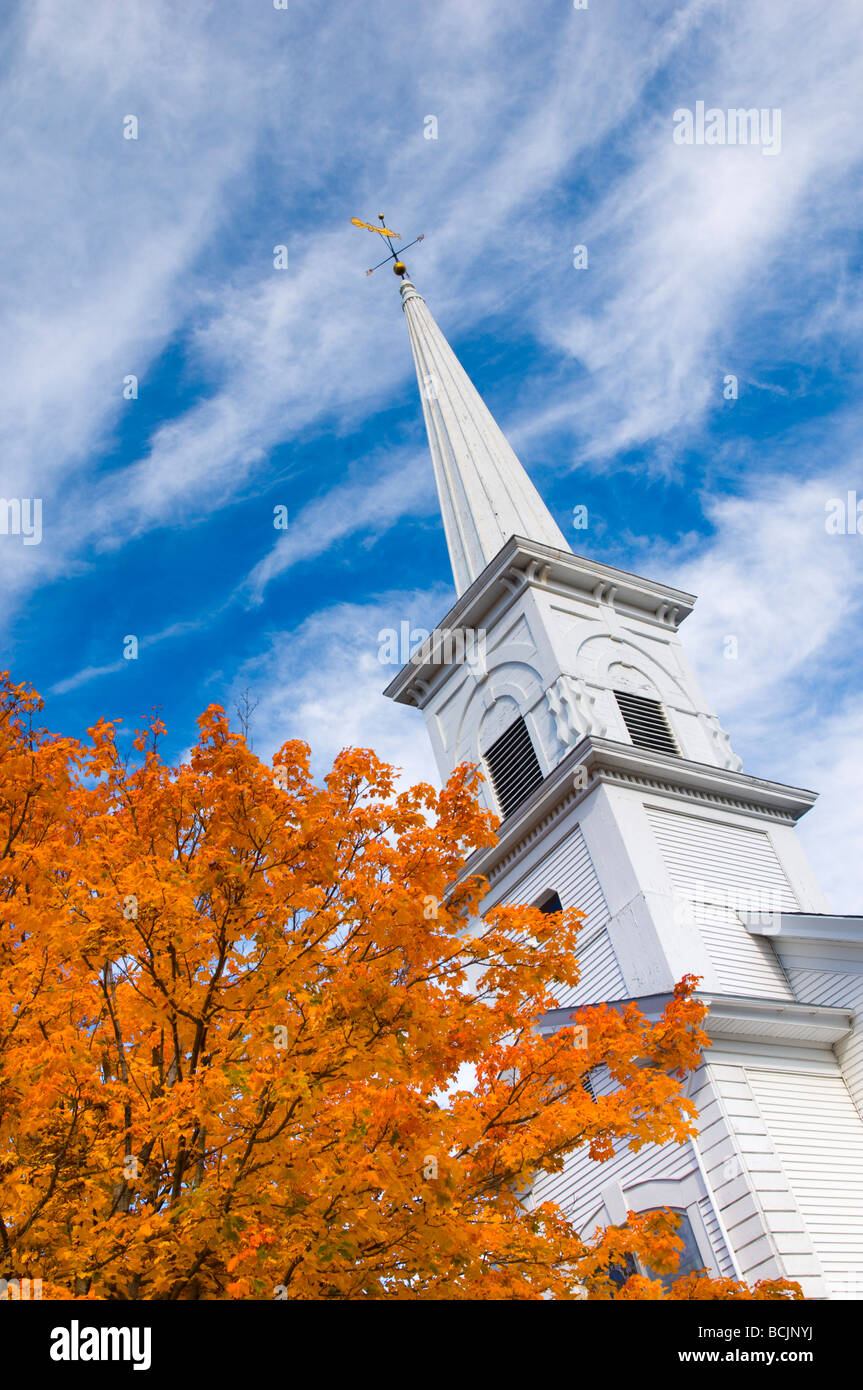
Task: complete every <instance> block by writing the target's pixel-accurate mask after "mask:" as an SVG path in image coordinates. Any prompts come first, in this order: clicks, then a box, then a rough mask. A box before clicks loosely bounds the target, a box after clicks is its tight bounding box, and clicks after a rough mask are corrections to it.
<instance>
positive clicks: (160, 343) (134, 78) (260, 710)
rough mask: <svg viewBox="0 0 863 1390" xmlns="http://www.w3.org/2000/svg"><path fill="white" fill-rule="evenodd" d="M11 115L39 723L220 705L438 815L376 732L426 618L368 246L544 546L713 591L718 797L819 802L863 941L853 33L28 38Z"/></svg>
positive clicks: (66, 33)
mask: <svg viewBox="0 0 863 1390" xmlns="http://www.w3.org/2000/svg"><path fill="white" fill-rule="evenodd" d="M0 86H2V109H3V127H4V131H5V133H6V140H5V141H4V145H5V152H4V155H3V161H4V163H3V167H2V194H3V197H2V199H0V219H2V223H3V227H2V233H3V236H2V240H3V245H4V247H5V258H4V259H5V267H4V268H5V272H6V273H5V275H4V277H3V282H4V283H3V287H2V290H0V294H2V308H3V319H4V328H5V331H4V333H3V344H4V346H3V349H2V351H3V370H2V373H0V403H2V408H0V421H2V425H0V428H2V431H3V436H4V437H3V439H2V448H0V495H2V496H4V497H6V498H9V497H19V498H27V497H34V498H35V497H39V498H41V499H42V500H43V532H42V540H41V543H40V544H38V545H24V544H23V538H22V537H21V536H14V535H0V584H2V588H3V591H4V596H5V602H4V603H3V605H2V613H0V642H2V655H3V664H4V665H10V666H11V668H12V670H13V673H14V675H15V677H16V678H17V679H27V680H29V681H31V682H32V683H33V684H35V685H36V687H37V688H38V689H39V690H40V691H41V692H42V694H43V695H44V696H45V698H46V702H47V722H48V723H49V724H50V726H51V727H53V728H56V729H59V730H62V731H64V732H69V733H75V734H83V732H84V730H85V729H86V727H87V726H88V725H89V724H92V723H93V722H94V721H95V720H96V719H97V718H99V717H100V716H102V715H104V716H107V717H112V718H122V720H123V721H124V724H123V727H124V729H125V730H126V731H127V735H130V733H131V730H132V729H133V728H134V727H135V725H136V724H137V723H139V722H140V721H141V720H142V719H143V718H145V717H146V715H147V713H148V711H149V710H150V709H151V708H152V707H153V706H154V705H156V706H159V707H160V708H161V711H162V716H163V718H164V719H165V721H166V722H167V724H168V726H169V732H170V740H169V752H170V753H171V754H172V755H174V756H180V755H181V754H182V753H183V751H184V750H185V749H186V748H187V747H188V746H189V744H190V743H191V742H192V741H193V739H194V733H195V726H194V721H195V717H196V715H197V714H198V713H199V712H200V711H201V710H202V709H203V708H204V707H205V706H206V705H207V704H209V703H211V702H220V703H223V704H224V705H225V706H226V707H227V708H229V709H233V707H234V705H235V704H236V701H237V699H238V697H239V694H240V692H242V691H243V690H244V689H246V688H248V689H249V690H250V692H251V695H252V698H253V699H254V700H257V702H258V704H257V709H256V711H255V715H254V719H253V726H252V735H253V739H254V744H255V748H256V751H258V752H260V753H261V754H263V755H269V754H270V753H271V751H272V750H273V749H274V748H275V747H276V746H278V744H280V743H281V742H282V741H283V740H284V739H286V738H290V737H304V738H306V739H307V740H308V741H309V742H310V743H311V744H312V747H313V751H314V755H315V762H316V767H317V769H318V770H319V771H321V772H322V771H324V770H326V767H327V766H328V765H329V762H330V760H331V758H332V756H333V754H334V753H335V752H336V751H337V750H338V749H339V748H340V747H342V746H344V745H345V744H348V743H353V744H360V745H363V746H369V745H370V746H373V747H375V748H376V749H377V751H378V752H379V753H380V754H381V755H382V756H384V757H387V758H389V759H391V760H392V761H394V762H397V763H398V764H399V765H401V766H403V767H404V769H405V773H406V775H407V776H409V777H411V778H414V779H415V778H419V777H424V778H429V779H431V780H436V775H435V771H434V767H433V764H432V760H431V754H430V751H429V749H428V747H427V743H426V737H425V732H424V728H423V725H422V720H421V717H420V716H419V715H418V714H417V713H416V712H415V711H410V710H407V709H402V708H401V707H394V706H392V705H391V704H390V703H389V702H388V701H386V700H384V699H383V697H382V695H381V691H382V690H383V687H384V686H385V685H386V684H387V681H388V679H389V678H390V676H391V675H392V674H393V669H392V668H388V667H385V666H382V665H381V664H380V662H379V661H378V633H379V631H380V629H381V628H383V627H398V625H399V623H400V622H401V621H402V620H405V619H407V620H409V621H410V622H411V624H412V625H413V626H425V627H432V626H434V624H435V622H436V621H438V620H439V619H440V618H441V616H442V615H443V613H444V612H445V611H446V609H447V608H448V606H449V604H450V602H451V601H452V598H453V590H452V587H451V579H450V573H449V566H448V561H447V555H446V548H445V544H444V538H443V531H442V527H441V523H440V519H439V515H438V510H437V503H436V499H435V494H434V486H433V480H432V471H431V462H430V459H429V457H428V452H427V447H426V442H425V437H424V433H423V426H422V419H421V412H420V406H419V400H418V395H417V389H416V381H415V378H414V374H413V367H412V363H411V358H410V351H409V346H408V339H407V334H406V331H405V326H404V323H403V320H402V314H401V309H400V306H399V300H398V294H397V285H396V282H395V278H394V277H393V275H392V274H391V273H390V272H389V271H388V270H387V269H386V268H385V269H383V270H381V271H379V272H378V273H377V274H376V275H374V276H372V277H368V278H367V277H366V276H365V275H364V274H363V272H364V270H365V269H366V267H367V266H369V265H371V264H373V263H374V260H376V259H378V255H379V248H377V247H376V246H373V245H371V244H370V243H371V242H372V241H373V240H377V239H376V238H373V237H372V236H371V234H369V233H366V232H362V231H359V230H357V229H355V228H353V227H352V226H351V225H350V220H349V219H350V218H351V217H352V216H359V217H362V218H366V219H368V220H374V219H375V218H376V216H377V214H378V212H380V211H385V212H386V214H387V218H388V221H389V224H390V225H391V226H394V227H395V228H396V230H398V231H400V232H402V233H403V234H404V237H405V239H406V240H410V239H411V238H412V237H413V236H414V235H416V234H417V233H419V232H423V233H425V241H424V242H423V244H422V246H421V247H420V248H418V249H416V250H414V251H413V252H411V253H410V255H409V256H408V258H407V259H408V264H409V266H410V270H411V273H412V276H413V278H414V280H415V282H416V284H417V286H418V288H419V289H420V291H421V292H422V293H423V294H424V296H425V297H426V299H427V301H428V304H429V306H430V308H431V310H432V312H433V313H434V315H435V317H436V318H437V319H438V322H439V323H440V324H441V327H442V328H443V330H444V332H445V333H446V334H447V335H448V337H449V338H450V341H451V342H452V344H453V346H454V347H455V349H456V351H457V352H458V354H459V355H460V357H461V359H462V361H463V362H464V364H465V366H466V367H467V369H468V370H469V372H470V373H471V375H472V376H473V379H474V380H475V382H476V384H477V386H478V387H479V389H480V391H481V392H482V394H483V395H484V397H485V399H486V400H487V402H488V403H489V405H490V407H491V408H492V410H493V411H494V413H495V414H496V416H497V418H498V420H499V421H500V423H501V425H502V427H503V429H504V430H505V432H506V433H507V434H508V436H509V438H510V440H511V442H512V443H513V445H514V446H515V448H516V450H517V451H518V452H519V454H520V457H521V458H522V460H523V462H524V463H525V465H526V467H527V468H528V470H529V471H530V473H531V476H532V477H533V478H534V480H535V482H536V483H537V485H538V487H539V488H540V491H541V492H542V494H543V496H544V497H545V499H546V501H547V503H548V505H549V507H550V508H551V510H552V511H553V513H554V515H555V517H556V518H557V520H558V522H559V524H560V525H561V527H562V529H563V531H564V533H565V534H566V535H567V536H568V537H569V538H570V542H571V544H572V546H573V549H575V550H576V551H578V552H580V553H583V554H587V555H590V556H593V557H595V558H598V559H601V560H604V561H606V562H608V563H610V564H613V565H618V566H621V567H623V568H626V569H632V570H635V571H637V572H640V573H643V574H646V575H648V576H650V577H652V578H656V579H661V580H664V581H666V582H669V583H673V584H679V585H680V586H681V587H683V588H686V589H690V590H692V591H693V592H695V593H697V594H698V595H699V603H698V605H697V607H696V610H695V613H694V614H693V616H692V618H690V619H689V620H688V621H687V623H686V625H685V627H684V628H683V636H684V640H685V643H686V645H687V648H688V650H689V652H690V654H691V656H692V659H693V661H694V663H695V665H696V668H697V670H698V672H699V675H700V678H701V681H702V685H703V687H704V689H705V691H706V693H707V695H708V698H709V699H710V701H711V703H713V704H714V705H715V706H716V708H717V710H718V712H719V715H720V719H721V720H722V723H723V725H724V726H725V727H726V728H727V729H728V730H729V732H730V734H731V738H732V742H733V744H734V746H735V748H736V749H737V751H738V752H739V753H740V754H741V755H742V756H743V758H744V762H745V766H746V770H747V771H750V772H753V773H755V774H757V775H761V776H765V777H771V778H774V779H776V780H779V781H787V782H790V783H792V784H796V785H799V786H806V787H812V788H814V789H815V790H818V791H820V793H821V797H820V800H819V802H818V803H817V805H816V807H815V809H814V810H813V811H812V812H810V813H809V815H808V816H807V817H806V818H805V819H804V822H803V823H802V825H801V834H802V835H803V838H804V840H805V842H806V844H807V847H808V849H809V852H810V854H811V857H812V859H813V861H814V863H815V865H816V868H817V870H818V872H819V875H820V877H821V879H822V882H823V883H824V885H825V888H826V890H827V892H828V895H829V896H830V897H831V898H832V900H833V903H834V906H835V907H836V908H837V909H839V910H846V911H855V910H856V911H861V910H863V869H861V855H860V852H859V848H858V846H859V843H860V834H861V831H863V798H861V797H860V788H859V782H860V766H861V736H863V694H861V691H860V681H859V671H860V666H861V655H863V651H861V648H863V643H861V637H860V631H861V608H863V565H861V559H863V536H861V535H857V534H848V535H833V534H829V533H828V531H827V529H826V524H825V517H826V509H827V503H828V501H829V499H830V498H833V497H837V496H841V497H844V496H845V494H846V493H847V492H848V491H849V490H855V489H856V490H857V491H858V492H859V494H860V497H861V499H863V471H861V467H860V439H861V428H860V426H861V407H860V382H861V349H860V344H861V331H860V330H861V325H863V305H861V294H860V283H861V282H860V268H861V260H863V238H861V233H860V226H861V217H860V211H861V208H860V204H861V200H863V195H861V192H860V189H861V180H860V173H861V156H863V122H861V120H860V111H859V107H860V98H859V93H860V91H861V90H863V41H861V26H860V12H859V6H858V4H856V3H851V0H834V3H833V4H832V5H831V6H830V11H829V21H828V19H827V18H825V16H824V13H823V11H821V9H820V8H819V7H816V6H813V5H812V4H811V3H800V0H753V2H752V3H750V4H747V5H746V6H742V5H738V6H731V5H728V4H727V3H725V4H719V3H711V2H710V0H693V2H691V3H683V2H682V0H679V2H678V3H663V0H651V3H650V5H645V4H644V3H636V0H617V2H616V3H615V0H589V7H588V9H587V10H579V11H576V10H575V9H574V7H573V5H572V4H571V3H570V0H531V3H530V5H525V4H524V3H523V0H470V3H467V0H435V3H433V4H432V3H421V4H418V5H415V6H410V7H405V6H404V5H403V4H396V3H392V2H391V0H368V3H364V4H362V5H350V4H348V5H346V4H344V3H340V4H334V3H326V0H317V2H316V3H314V4H312V3H311V0H288V8H287V10H276V9H275V8H274V6H273V5H272V4H271V3H269V0H239V3H236V4H234V5H231V6H225V5H219V4H216V3H205V2H204V0H188V2H187V3H184V4H183V5H181V6H178V5H176V4H175V3H167V2H165V3H162V2H161V0H149V3H148V4H147V5H146V6H136V7H130V6H120V5H117V4H116V3H113V0H88V4H87V5H86V6H76V7H74V13H73V7H70V6H68V5H67V4H65V3H62V0H30V2H29V3H27V4H26V5H25V4H21V5H18V6H17V7H13V8H12V11H11V19H10V20H9V22H8V23H7V26H6V31H5V35H4V37H3V39H2V48H0ZM700 100H702V101H704V102H705V103H706V104H707V106H708V107H711V106H713V107H717V108H720V109H727V108H732V107H746V108H750V107H757V108H759V109H761V108H764V109H769V110H771V111H772V110H774V109H777V108H778V109H779V110H780V111H781V147H780V148H779V150H778V151H777V153H776V154H775V155H774V156H765V154H764V153H763V152H762V149H761V148H759V147H758V146H757V145H749V146H736V147H731V146H728V145H725V146H720V145H716V146H710V147H708V146H706V145H691V146H686V145H679V144H676V143H675V141H674V139H673V129H674V121H673V113H674V111H675V110H676V109H678V108H681V107H685V108H688V109H694V108H695V104H696V102H697V101H700ZM128 115H135V116H136V117H137V118H138V139H137V140H127V139H124V138H123V123H124V118H125V117H126V116H128ZM430 115H433V116H435V117H436V120H437V138H436V139H427V138H425V131H426V129H427V128H428V122H427V120H426V118H427V117H428V116H430ZM282 244H284V245H286V246H287V248H288V267H287V269H286V270H276V269H274V265H273V248H274V247H275V246H277V245H282ZM580 244H583V245H586V246H587V248H588V268H587V269H585V270H577V269H575V268H574V266H573V248H574V247H575V246H576V245H580ZM729 373H731V374H734V375H735V376H736V377H737V378H738V391H739V395H738V399H737V400H733V401H729V400H725V399H724V398H723V382H724V379H725V377H726V375H728V374H729ZM130 374H134V375H135V376H137V378H138V381H139V390H138V398H137V399H136V400H125V399H124V397H123V382H124V378H126V377H127V376H128V375H130ZM577 504H585V505H587V507H588V509H589V517H590V525H589V528H588V529H587V531H578V532H576V531H574V530H573V528H572V521H571V518H572V512H573V508H574V506H576V505H577ZM277 505H283V506H286V507H287V509H288V514H289V525H288V530H287V532H285V533H281V532H278V531H276V530H275V529H274V528H273V509H274V507H275V506H277ZM130 634H133V635H135V636H136V637H137V638H138V642H139V653H138V659H137V660H135V661H130V660H125V659H124V657H123V649H124V638H125V637H126V636H128V635H130ZM729 634H734V635H736V636H737V637H738V657H737V659H736V660H733V661H732V660H728V659H727V658H726V657H725V656H724V650H725V646H726V644H725V641H724V639H725V637H726V636H727V635H729Z"/></svg>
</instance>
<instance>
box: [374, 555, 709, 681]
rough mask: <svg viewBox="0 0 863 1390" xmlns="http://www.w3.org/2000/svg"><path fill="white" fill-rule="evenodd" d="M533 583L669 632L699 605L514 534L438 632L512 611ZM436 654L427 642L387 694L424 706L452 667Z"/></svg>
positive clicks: (691, 597)
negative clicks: (436, 659) (436, 658)
mask: <svg viewBox="0 0 863 1390" xmlns="http://www.w3.org/2000/svg"><path fill="white" fill-rule="evenodd" d="M527 587H531V588H537V589H543V590H545V591H546V592H548V593H552V594H557V595H559V596H561V597H570V598H571V597H573V596H576V597H577V598H578V599H579V600H581V601H582V602H584V603H588V604H590V605H591V606H595V607H599V606H600V605H601V604H602V603H609V604H611V605H612V606H613V607H614V608H615V610H616V611H617V612H619V613H621V614H623V615H624V616H631V617H637V618H639V619H641V620H642V621H646V622H650V623H654V624H655V625H656V626H657V627H660V628H664V629H665V630H666V631H668V630H669V629H671V630H672V631H676V630H677V628H678V626H679V625H680V623H681V622H683V619H684V618H686V617H688V615H689V614H690V613H691V612H692V609H693V607H694V606H695V596H694V594H688V593H685V592H684V591H683V590H682V589H672V588H671V587H670V586H669V585H667V584H660V583H658V582H656V581H654V580H652V579H643V578H642V577H641V576H640V575H637V574H630V573H628V572H627V571H626V570H618V569H614V568H613V566H611V565H603V564H600V563H599V561H598V560H588V559H587V558H586V557H585V556H582V555H573V554H571V553H570V552H569V551H563V550H556V549H555V548H554V547H553V546H550V545H544V544H542V543H541V542H539V541H530V540H526V539H525V538H524V537H523V536H510V538H509V540H508V541H507V542H506V543H505V544H504V545H503V546H501V548H500V550H499V551H498V553H497V554H496V555H495V556H494V558H493V559H492V560H491V561H489V563H488V564H487V565H486V567H485V569H484V570H483V572H482V574H480V575H479V576H478V577H477V578H476V579H475V580H474V582H473V583H472V584H471V586H470V588H469V589H467V590H466V591H465V592H464V593H463V594H462V596H461V597H460V598H459V599H458V601H457V602H456V603H455V604H454V605H453V606H452V608H451V609H450V610H449V612H448V613H447V614H446V616H445V617H444V618H443V619H442V621H441V622H440V623H439V624H438V626H437V629H436V631H438V632H447V631H449V632H452V631H455V630H457V629H459V628H468V629H472V630H474V631H476V630H479V629H480V628H482V627H484V626H488V625H489V624H490V622H491V621H493V620H496V619H497V618H499V617H500V616H501V615H502V614H503V613H504V612H506V610H507V608H508V607H510V606H511V605H512V603H513V602H514V601H515V599H516V597H517V596H518V595H519V594H520V593H521V592H522V591H523V590H524V589H525V588H527ZM434 654H435V653H434V650H433V646H432V644H430V643H425V644H423V648H422V649H420V651H418V652H417V653H415V658H412V659H411V660H410V661H409V662H407V664H406V665H405V666H403V667H402V669H401V670H400V671H399V673H398V675H397V676H395V677H394V678H393V680H391V681H390V683H389V685H388V686H387V687H386V689H385V691H384V694H385V695H387V696H388V697H389V698H390V699H391V700H396V701H397V702H398V703H399V704H405V705H416V706H418V707H419V708H422V707H423V705H424V704H426V702H427V701H428V700H429V699H430V698H431V697H432V695H433V694H434V692H435V690H436V689H437V688H438V686H439V685H440V684H441V683H442V682H443V681H444V680H445V679H446V678H447V676H448V675H449V674H450V671H451V669H452V668H451V667H449V666H444V667H441V666H440V665H438V664H436V663H435V662H434V661H433V660H428V659H427V658H428V657H433V656H434Z"/></svg>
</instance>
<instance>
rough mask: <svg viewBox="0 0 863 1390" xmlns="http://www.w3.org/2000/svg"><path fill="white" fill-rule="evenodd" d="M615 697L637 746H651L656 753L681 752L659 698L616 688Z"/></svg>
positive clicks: (630, 735)
mask: <svg viewBox="0 0 863 1390" xmlns="http://www.w3.org/2000/svg"><path fill="white" fill-rule="evenodd" d="M614 698H615V700H616V701H617V703H618V705H619V707H620V713H621V714H622V715H623V722H624V723H625V725H626V727H627V729H628V730H629V737H630V738H631V739H632V742H633V743H634V744H635V746H636V748H650V749H652V750H653V752H654V753H679V752H680V749H679V748H678V747H677V744H676V743H675V741H674V735H673V734H672V732H671V730H670V729H669V727H668V720H667V719H666V717H665V710H664V709H663V708H662V705H661V704H660V703H659V701H658V700H649V699H648V698H647V696H646V695H630V694H628V692H627V691H625V690H615V692H614Z"/></svg>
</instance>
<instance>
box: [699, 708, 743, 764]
mask: <svg viewBox="0 0 863 1390" xmlns="http://www.w3.org/2000/svg"><path fill="white" fill-rule="evenodd" d="M699 718H700V719H701V722H702V723H703V724H704V725H706V728H707V736H708V738H709V739H710V741H711V743H712V744H713V747H714V749H715V751H716V756H717V759H718V761H719V766H720V767H727V768H728V769H729V771H731V772H742V771H743V759H742V758H739V757H738V756H737V754H736V753H735V751H734V749H733V748H732V747H731V739H730V737H729V736H728V734H727V733H726V732H725V730H724V729H723V727H722V725H721V724H720V722H719V720H718V718H717V717H716V715H715V714H701V715H699Z"/></svg>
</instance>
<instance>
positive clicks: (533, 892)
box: [507, 825, 627, 1007]
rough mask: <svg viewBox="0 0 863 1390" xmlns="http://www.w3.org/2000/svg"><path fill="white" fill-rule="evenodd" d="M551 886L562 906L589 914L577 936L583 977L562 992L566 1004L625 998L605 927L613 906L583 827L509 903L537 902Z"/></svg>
mask: <svg viewBox="0 0 863 1390" xmlns="http://www.w3.org/2000/svg"><path fill="white" fill-rule="evenodd" d="M552 890H553V891H554V892H555V893H557V895H558V897H559V898H560V902H561V906H562V907H577V908H579V909H580V911H582V912H583V913H584V914H585V919H584V922H583V923H582V926H581V930H580V932H579V937H578V959H579V966H580V970H581V976H580V979H579V983H578V985H577V987H576V988H575V989H565V988H561V989H560V990H559V991H558V998H559V1000H560V1003H561V1005H562V1006H564V1007H565V1006H566V1005H568V1004H599V1003H602V1002H603V1001H604V1000H606V999H622V998H623V997H624V996H625V995H626V993H627V990H626V984H625V982H624V979H623V976H622V975H621V973H620V966H619V965H618V963H617V957H616V956H615V954H614V949H613V947H612V945H611V941H610V940H609V937H608V933H607V931H606V929H605V928H606V923H607V922H608V917H609V912H608V905H607V903H606V901H605V896H604V894H603V891H602V888H601V886H600V882H599V879H598V878H597V876H596V870H595V869H594V867H593V860H592V859H591V857H590V851H589V850H588V848H587V845H586V844H585V842H584V836H583V835H582V833H581V827H580V826H578V825H576V826H575V827H574V828H573V829H572V830H571V831H570V832H569V833H568V834H567V836H566V838H565V839H564V840H561V841H560V843H559V844H558V845H556V846H555V848H554V849H553V850H552V851H551V853H550V854H548V855H546V856H545V858H544V859H543V860H542V862H541V864H540V865H539V866H538V867H537V868H535V869H532V870H531V871H530V873H528V874H527V875H526V876H525V877H524V878H523V879H521V880H520V881H519V882H518V883H517V884H516V885H515V886H514V888H512V889H511V890H510V891H509V892H508V894H507V898H508V901H510V902H518V903H535V902H538V901H539V900H540V899H541V898H542V896H543V895H544V894H545V893H548V892H551V891H552Z"/></svg>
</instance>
